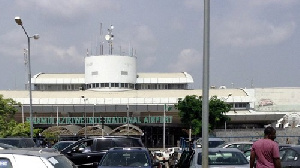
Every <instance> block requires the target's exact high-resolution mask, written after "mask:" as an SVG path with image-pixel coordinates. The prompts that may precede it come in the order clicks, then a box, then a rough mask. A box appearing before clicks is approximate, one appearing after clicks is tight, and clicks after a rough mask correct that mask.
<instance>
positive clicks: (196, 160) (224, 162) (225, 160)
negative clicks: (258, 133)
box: [190, 148, 250, 168]
mask: <svg viewBox="0 0 300 168" xmlns="http://www.w3.org/2000/svg"><path fill="white" fill-rule="evenodd" d="M208 165H209V167H211V168H213V167H230V168H237V167H238V168H249V167H250V165H249V162H248V160H247V158H246V157H245V155H244V154H243V152H242V151H240V150H239V149H236V148H209V149H208ZM201 167H202V149H201V148H195V154H194V155H193V159H192V161H191V163H190V168H201Z"/></svg>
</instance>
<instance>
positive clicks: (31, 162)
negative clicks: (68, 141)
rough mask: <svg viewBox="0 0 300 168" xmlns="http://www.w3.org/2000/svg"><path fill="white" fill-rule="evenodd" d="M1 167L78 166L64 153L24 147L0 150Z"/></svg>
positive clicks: (42, 167)
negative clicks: (25, 148) (32, 149)
mask: <svg viewBox="0 0 300 168" xmlns="http://www.w3.org/2000/svg"><path fill="white" fill-rule="evenodd" d="M0 167H5V168H24V167H30V168H77V166H76V165H75V164H74V163H72V162H71V161H70V160H69V159H68V158H67V157H65V156H64V155H62V154H59V153H49V152H41V151H31V150H24V149H16V150H0Z"/></svg>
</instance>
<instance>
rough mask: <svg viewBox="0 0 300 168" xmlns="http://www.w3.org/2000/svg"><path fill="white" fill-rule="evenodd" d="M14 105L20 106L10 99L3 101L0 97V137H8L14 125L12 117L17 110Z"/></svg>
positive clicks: (0, 96) (1, 96)
mask: <svg viewBox="0 0 300 168" xmlns="http://www.w3.org/2000/svg"><path fill="white" fill-rule="evenodd" d="M15 105H20V103H17V102H15V101H14V100H13V99H10V98H9V99H5V98H3V95H0V137H6V136H8V135H9V134H10V133H9V131H11V128H12V126H14V125H15V124H16V122H15V120H14V115H15V113H16V112H17V111H18V109H17V108H16V107H15Z"/></svg>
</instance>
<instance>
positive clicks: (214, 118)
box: [175, 95, 231, 135]
mask: <svg viewBox="0 0 300 168" xmlns="http://www.w3.org/2000/svg"><path fill="white" fill-rule="evenodd" d="M175 108H176V109H178V110H179V116H180V121H181V123H183V124H185V125H187V126H189V128H191V129H192V134H193V135H198V134H200V133H201V131H202V96H196V95H187V96H186V97H185V98H184V99H179V101H178V104H176V105H175ZM230 108H231V105H230V104H226V103H225V102H224V101H222V100H220V99H218V98H217V96H213V97H211V98H210V100H209V129H210V131H211V130H214V129H215V128H217V127H218V126H220V125H223V124H224V123H225V121H230V118H229V117H228V116H226V114H225V113H227V112H228V111H229V110H230Z"/></svg>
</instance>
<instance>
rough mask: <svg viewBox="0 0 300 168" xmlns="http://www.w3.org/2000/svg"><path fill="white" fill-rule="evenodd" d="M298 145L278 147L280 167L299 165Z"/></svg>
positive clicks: (299, 152)
mask: <svg viewBox="0 0 300 168" xmlns="http://www.w3.org/2000/svg"><path fill="white" fill-rule="evenodd" d="M299 156H300V146H290V147H284V148H282V149H280V160H281V167H282V168H284V167H297V168H298V167H299V165H300V158H299Z"/></svg>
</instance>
